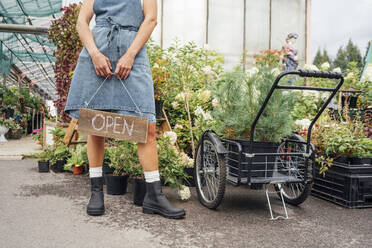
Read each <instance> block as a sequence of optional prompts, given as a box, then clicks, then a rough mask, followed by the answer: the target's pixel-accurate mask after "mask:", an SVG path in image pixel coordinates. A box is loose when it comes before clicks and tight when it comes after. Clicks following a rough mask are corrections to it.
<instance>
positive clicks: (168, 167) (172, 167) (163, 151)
mask: <svg viewBox="0 0 372 248" xmlns="http://www.w3.org/2000/svg"><path fill="white" fill-rule="evenodd" d="M158 156H159V171H160V175H161V176H162V178H163V180H164V182H165V183H166V184H169V185H170V186H171V187H173V188H178V189H181V187H182V182H183V181H184V180H186V179H187V178H188V175H187V174H186V173H185V171H184V167H185V163H184V160H183V159H182V155H181V153H179V152H178V150H177V148H176V147H175V146H174V145H173V144H172V141H171V139H170V138H169V136H163V137H161V138H160V139H159V140H158Z"/></svg>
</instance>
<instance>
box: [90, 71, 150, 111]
mask: <svg viewBox="0 0 372 248" xmlns="http://www.w3.org/2000/svg"><path fill="white" fill-rule="evenodd" d="M112 74H113V73H112ZM108 77H109V76H107V77H106V78H105V79H104V80H103V82H102V83H101V85H100V86H99V87H98V88H97V90H96V92H94V94H93V95H92V97H91V98H90V99H89V101H88V102H85V107H88V105H89V104H90V102H91V101H92V100H93V98H94V97H95V96H96V95H97V93H98V91H99V90H100V89H101V88H102V86H103V85H104V84H105V82H106V81H107V79H108ZM119 80H120V82H121V85H122V86H123V88H124V89H125V91H126V92H127V93H128V95H129V97H130V99H131V101H132V102H133V104H134V106H135V107H136V109H137V111H135V112H136V113H139V114H140V115H141V117H143V113H142V111H141V109H140V108H139V107H138V105H137V104H136V102H135V101H134V100H133V97H132V95H131V94H130V92H129V90H128V88H127V87H126V86H125V84H124V82H123V80H121V79H119Z"/></svg>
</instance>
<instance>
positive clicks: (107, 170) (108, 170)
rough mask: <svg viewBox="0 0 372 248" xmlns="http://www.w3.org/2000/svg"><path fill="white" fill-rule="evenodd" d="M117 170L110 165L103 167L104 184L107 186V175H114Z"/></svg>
mask: <svg viewBox="0 0 372 248" xmlns="http://www.w3.org/2000/svg"><path fill="white" fill-rule="evenodd" d="M114 171H115V168H111V167H110V166H109V165H108V164H103V165H102V174H103V184H106V181H105V180H106V175H107V174H114Z"/></svg>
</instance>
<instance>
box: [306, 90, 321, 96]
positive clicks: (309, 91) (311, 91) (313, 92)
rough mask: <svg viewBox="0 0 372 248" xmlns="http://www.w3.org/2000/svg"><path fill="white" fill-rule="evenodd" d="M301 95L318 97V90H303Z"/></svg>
mask: <svg viewBox="0 0 372 248" xmlns="http://www.w3.org/2000/svg"><path fill="white" fill-rule="evenodd" d="M302 95H304V96H310V97H314V98H319V96H320V92H319V91H314V90H303V91H302Z"/></svg>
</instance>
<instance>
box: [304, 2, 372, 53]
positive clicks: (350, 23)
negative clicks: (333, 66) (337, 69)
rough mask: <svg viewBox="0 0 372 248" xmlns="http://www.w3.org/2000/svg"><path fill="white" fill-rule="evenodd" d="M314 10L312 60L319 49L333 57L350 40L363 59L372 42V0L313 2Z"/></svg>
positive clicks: (312, 15)
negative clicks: (369, 42)
mask: <svg viewBox="0 0 372 248" xmlns="http://www.w3.org/2000/svg"><path fill="white" fill-rule="evenodd" d="M311 11H312V13H311V55H312V58H314V56H315V53H316V52H317V50H318V48H319V47H320V48H322V49H323V48H326V50H327V51H328V53H329V55H330V56H331V57H332V58H334V57H335V56H336V54H337V50H338V48H339V47H340V46H344V47H345V46H346V44H347V42H348V40H349V39H350V38H351V39H352V41H353V42H354V43H355V44H356V45H357V46H358V47H359V49H360V51H361V54H362V56H364V53H365V51H366V47H367V44H368V41H369V40H372V0H312V10H311Z"/></svg>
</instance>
